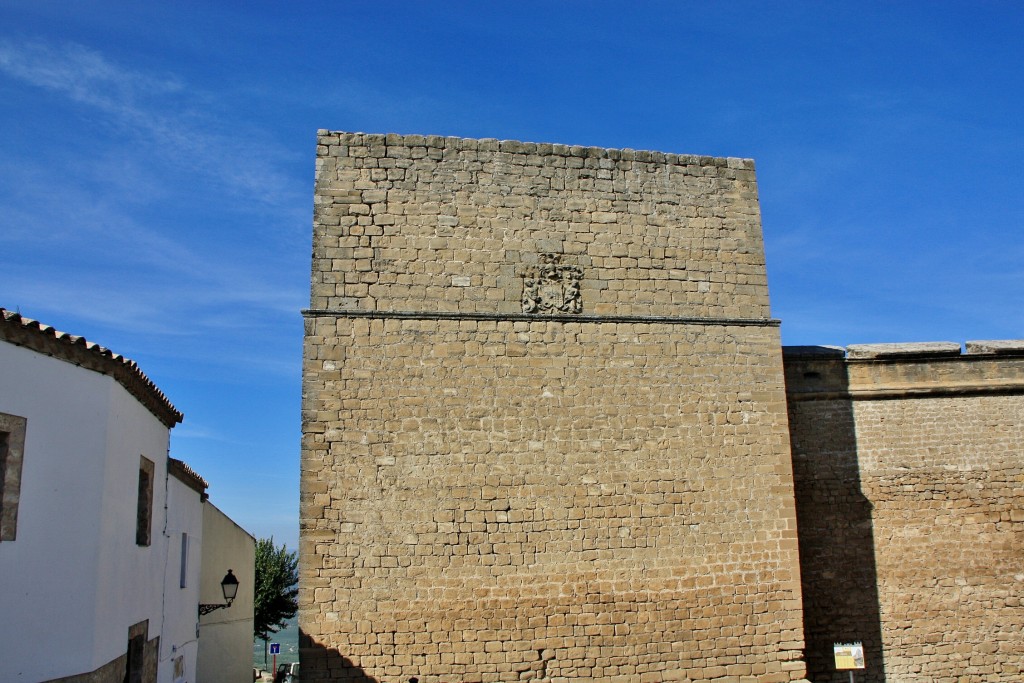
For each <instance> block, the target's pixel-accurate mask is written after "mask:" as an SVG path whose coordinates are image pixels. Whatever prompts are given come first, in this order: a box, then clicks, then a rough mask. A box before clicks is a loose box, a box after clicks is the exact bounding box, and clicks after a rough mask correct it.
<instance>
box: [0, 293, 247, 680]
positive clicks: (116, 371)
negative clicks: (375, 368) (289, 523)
mask: <svg viewBox="0 0 1024 683" xmlns="http://www.w3.org/2000/svg"><path fill="white" fill-rule="evenodd" d="M0 315H2V316H3V317H2V318H0V432H4V431H5V430H9V429H10V427H4V426H3V425H5V424H10V423H12V420H18V421H20V420H21V419H24V420H25V428H24V447H23V449H19V450H20V457H19V458H18V460H19V461H20V463H21V464H20V484H19V486H18V494H17V496H16V497H15V499H14V500H15V504H16V509H17V516H16V525H15V531H16V534H14V535H13V537H12V536H8V535H7V533H8V532H7V531H6V530H5V531H4V535H3V536H0V617H2V618H0V667H2V668H0V680H2V681H8V680H10V681H23V682H25V683H36V682H39V681H51V680H53V679H62V678H70V680H72V681H74V680H80V679H79V678H76V677H81V679H82V680H84V679H85V677H89V679H88V680H90V681H92V680H98V681H114V682H118V683H119V682H120V681H121V680H123V678H124V675H125V669H126V666H127V664H126V663H127V662H128V661H129V660H130V659H131V657H130V655H129V654H128V652H129V650H130V648H129V639H130V637H131V636H132V635H136V636H138V635H144V638H143V642H144V643H145V646H144V649H145V652H144V654H143V655H142V656H141V659H142V661H144V662H145V668H144V676H143V680H145V681H157V682H158V683H195V681H196V674H197V672H196V661H197V657H198V652H199V637H200V632H199V614H198V606H199V602H200V593H201V591H202V590H204V589H203V586H202V585H201V579H202V577H201V568H202V565H203V525H204V510H205V509H206V496H205V487H206V483H205V482H204V481H203V480H202V479H201V478H199V476H198V475H196V474H195V473H194V472H192V471H191V470H189V469H188V468H187V466H184V465H183V464H182V463H172V466H171V467H170V470H171V472H170V473H169V458H168V448H169V444H170V428H171V425H173V424H174V423H176V422H178V421H180V419H181V415H180V413H178V412H177V411H176V410H175V409H174V407H173V406H171V405H170V403H169V402H167V399H166V397H164V396H163V395H162V394H161V393H160V392H159V390H158V389H156V387H155V386H153V385H152V383H151V382H149V380H148V379H147V378H146V377H145V375H142V373H141V371H139V370H138V368H137V367H135V366H134V364H131V363H130V362H129V361H125V360H124V359H123V358H121V357H119V356H113V355H112V354H110V353H109V352H107V351H106V350H105V349H102V348H100V347H96V346H95V345H91V344H86V343H84V342H83V341H82V340H80V339H77V338H70V337H68V336H67V335H63V333H56V332H54V331H53V330H52V329H51V328H46V327H44V326H40V325H38V324H37V323H35V322H34V321H27V320H26V319H22V318H21V317H20V316H17V314H11V313H10V312H9V311H4V310H3V309H0ZM89 368H91V369H89ZM147 405H148V407H147ZM5 416H6V417H5ZM0 437H2V438H3V439H4V441H3V442H2V443H0V447H3V450H0V455H2V457H3V458H4V459H5V463H7V464H9V463H10V460H7V458H8V455H9V454H10V449H7V448H6V445H5V444H8V443H9V442H10V432H7V433H6V434H0ZM140 470H148V471H151V473H152V479H151V487H150V490H151V492H152V493H151V495H152V505H151V507H150V508H149V510H150V514H149V526H148V530H149V533H148V543H147V542H146V541H147V539H145V538H141V539H140V538H139V537H138V535H137V530H138V528H139V526H140V522H139V520H140V518H142V519H144V518H145V515H144V514H140V505H139V500H140V493H139V491H140ZM3 471H4V472H5V473H4V475H3V479H4V480H5V481H0V484H4V485H5V486H6V485H7V484H8V483H10V481H11V480H8V479H7V474H6V469H5V470H3ZM7 490H8V489H7V488H0V492H3V496H5V497H0V504H3V505H9V504H10V503H11V499H10V498H9V497H7ZM143 499H144V500H145V499H146V497H145V496H143ZM7 510H10V507H8V508H7ZM4 514H6V513H4ZM5 519H6V518H5ZM225 519H226V518H225ZM228 521H229V522H230V520H228ZM232 524H233V523H232ZM141 526H143V527H144V528H145V525H144V524H142V525H141ZM242 534H245V532H242ZM245 536H246V537H247V538H248V539H249V546H248V565H245V563H244V561H243V560H244V557H243V556H244V550H242V551H239V552H241V553H242V555H238V554H237V553H236V554H235V556H233V557H232V558H231V559H232V560H233V561H235V562H236V563H237V566H238V567H239V568H240V569H242V570H243V573H242V574H241V575H239V580H240V581H242V587H241V590H240V596H242V595H248V596H249V597H248V602H247V610H248V619H249V622H248V623H249V642H248V643H247V648H246V654H247V656H248V657H249V658H250V659H251V647H252V588H253V583H254V577H253V575H252V563H253V549H252V537H251V536H248V534H245ZM183 537H184V538H186V539H187V540H186V541H185V542H184V543H183ZM140 541H141V542H140ZM233 542H234V541H233ZM242 545H243V546H244V543H243V544H242ZM216 552H219V551H215V554H216ZM183 553H184V558H183ZM222 577H223V572H222V573H221V576H220V577H217V578H216V579H215V580H214V585H213V586H211V587H207V588H206V590H213V591H215V592H216V593H217V599H216V600H214V601H215V602H221V601H222V600H223V598H222V597H220V595H219V594H220V585H219V582H220V579H221V578H222ZM246 591H248V592H247V593H246ZM203 597H204V601H208V600H206V595H205V593H204V594H203ZM239 607H240V608H242V609H246V607H245V603H244V601H243V603H242V604H241V605H239ZM237 613H238V611H237V610H236V614H237ZM136 661H139V658H138V657H137V658H136ZM246 666H247V670H248V671H250V672H251V661H250V662H247V665H246Z"/></svg>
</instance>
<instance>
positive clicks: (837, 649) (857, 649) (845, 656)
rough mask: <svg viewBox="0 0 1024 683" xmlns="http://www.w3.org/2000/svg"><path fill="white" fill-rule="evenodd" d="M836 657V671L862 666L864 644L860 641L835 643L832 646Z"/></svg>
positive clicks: (860, 667)
mask: <svg viewBox="0 0 1024 683" xmlns="http://www.w3.org/2000/svg"><path fill="white" fill-rule="evenodd" d="M832 652H833V654H834V655H835V658H836V671H846V670H848V669H863V668H864V645H863V644H862V643H836V644H835V645H833V646H832Z"/></svg>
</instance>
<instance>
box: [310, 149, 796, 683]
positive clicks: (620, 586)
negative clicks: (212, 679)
mask: <svg viewBox="0 0 1024 683" xmlns="http://www.w3.org/2000/svg"><path fill="white" fill-rule="evenodd" d="M314 220H315V228H314V242H313V288H312V302H311V309H310V310H309V311H307V313H306V316H307V319H306V350H305V360H304V385H303V386H304V398H303V425H304V426H303V432H304V437H303V438H304V442H303V475H302V510H301V519H302V522H301V523H302V532H301V533H302V548H301V551H302V567H301V575H302V580H301V584H300V586H301V590H302V594H301V600H302V602H301V613H300V626H301V629H302V631H303V643H302V646H303V677H304V679H305V680H310V681H327V680H376V681H403V682H404V681H408V680H413V679H417V680H420V681H424V682H426V681H454V680H459V681H523V680H537V681H547V680H552V681H569V680H605V681H688V680H722V681H734V680H735V681H740V680H743V681H752V682H753V681H756V682H757V683H780V682H785V681H791V680H800V679H802V678H803V677H804V675H805V670H804V663H803V661H802V659H801V658H802V656H803V655H802V653H803V648H804V637H803V630H802V614H801V587H800V577H799V565H798V553H797V534H796V511H795V504H794V489H793V475H792V468H791V463H790V447H789V433H788V429H787V418H786V397H785V389H784V381H783V365H782V355H781V352H780V342H779V330H778V322H777V321H775V320H772V319H770V318H769V309H768V289H767V283H766V278H765V264H764V252H763V247H762V238H761V225H760V215H759V207H758V201H757V187H756V183H755V177H754V168H753V163H752V162H751V161H749V160H744V159H717V158H710V157H695V156H681V155H673V154H659V153H652V152H635V151H631V150H621V151H618V150H605V149H595V148H582V147H565V146H560V145H544V144H524V143H518V142H498V141H494V140H479V141H476V140H463V139H454V138H440V137H420V136H398V135H387V136H384V135H363V134H349V133H334V132H327V131H321V133H320V137H319V147H318V159H317V180H316V205H315V219H314Z"/></svg>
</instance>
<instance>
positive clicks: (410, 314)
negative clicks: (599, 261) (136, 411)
mask: <svg viewBox="0 0 1024 683" xmlns="http://www.w3.org/2000/svg"><path fill="white" fill-rule="evenodd" d="M302 315H303V317H306V318H317V317H335V318H376V319H383V320H389V319H390V320H486V321H497V322H503V321H504V322H530V323H538V322H539V323H543V322H560V323H638V324H650V325H729V326H738V327H739V326H747V327H779V325H780V321H779V320H776V319H773V318H717V317H686V316H666V315H614V314H609V315H592V314H584V313H567V314H531V313H479V312H477V313H469V312H446V311H364V310H349V309H325V308H310V309H303V310H302Z"/></svg>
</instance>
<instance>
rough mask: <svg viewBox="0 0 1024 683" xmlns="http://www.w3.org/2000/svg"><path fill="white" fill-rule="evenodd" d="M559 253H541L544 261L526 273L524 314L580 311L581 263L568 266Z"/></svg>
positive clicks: (581, 306) (581, 302) (524, 278)
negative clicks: (579, 265)
mask: <svg viewBox="0 0 1024 683" xmlns="http://www.w3.org/2000/svg"><path fill="white" fill-rule="evenodd" d="M561 258H562V257H561V255H559V254H541V255H540V262H539V263H538V264H537V265H535V266H530V267H529V268H527V270H526V272H525V273H524V274H523V313H580V312H581V311H582V310H583V299H582V297H581V296H580V278H581V277H582V276H583V271H582V269H581V268H579V267H578V266H569V265H564V264H562V262H561Z"/></svg>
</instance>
